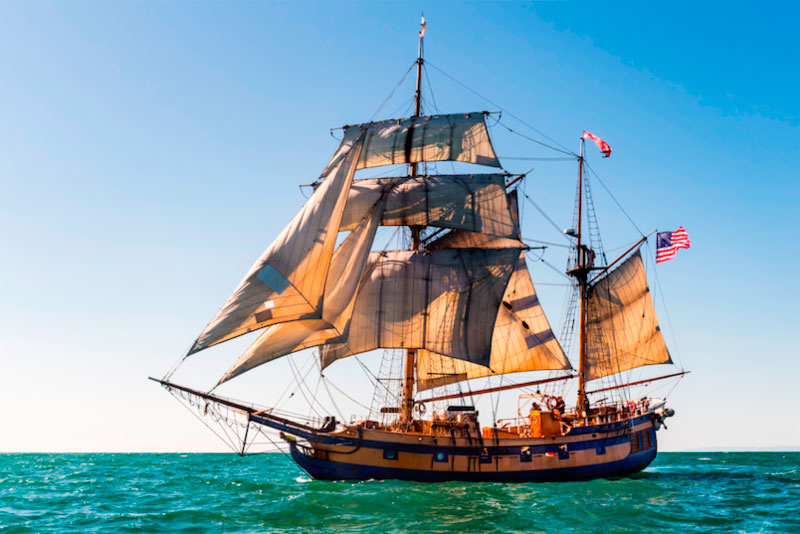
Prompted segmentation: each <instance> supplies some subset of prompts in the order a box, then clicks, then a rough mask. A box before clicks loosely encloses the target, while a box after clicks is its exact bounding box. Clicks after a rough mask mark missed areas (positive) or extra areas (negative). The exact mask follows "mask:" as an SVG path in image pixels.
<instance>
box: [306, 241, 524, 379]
mask: <svg viewBox="0 0 800 534" xmlns="http://www.w3.org/2000/svg"><path fill="white" fill-rule="evenodd" d="M518 255H519V249H492V250H482V249H444V250H434V251H429V252H413V251H385V252H373V253H372V254H371V255H370V260H369V263H368V266H367V268H366V269H365V274H364V278H363V279H362V283H361V286H360V288H359V291H358V296H357V298H356V303H355V306H354V308H353V313H352V316H351V319H350V325H349V327H348V329H347V333H346V334H345V335H344V336H343V337H342V339H341V341H340V342H339V343H335V342H331V343H330V344H327V345H325V346H323V347H322V349H321V351H320V354H321V357H322V364H323V367H326V366H328V365H330V364H331V363H332V362H334V361H335V360H337V359H340V358H344V357H346V356H350V355H353V354H359V353H361V352H366V351H369V350H373V349H377V348H406V349H427V350H430V351H433V352H436V353H439V354H444V355H447V356H450V357H453V358H462V359H468V360H469V361H472V362H476V363H479V364H481V365H487V364H488V363H489V357H490V352H491V340H492V333H493V330H494V322H495V318H496V315H497V310H498V309H499V307H500V303H501V301H502V297H503V294H504V292H505V288H506V286H507V285H508V281H509V279H510V277H511V274H512V272H513V268H514V265H515V264H516V258H517V256H518Z"/></svg>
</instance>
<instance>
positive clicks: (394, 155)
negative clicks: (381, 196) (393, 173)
mask: <svg viewBox="0 0 800 534" xmlns="http://www.w3.org/2000/svg"><path fill="white" fill-rule="evenodd" d="M362 131H363V132H365V138H364V149H363V150H362V151H361V156H360V157H359V160H358V166H357V168H358V169H366V168H370V167H379V166H381V165H393V164H402V163H419V162H423V161H463V162H466V163H476V164H478V165H488V166H491V167H500V162H499V161H498V159H497V156H496V155H495V153H494V148H493V147H492V142H491V140H490V139H489V131H488V130H487V128H486V122H485V120H484V114H483V113H482V112H476V113H457V114H452V115H434V116H428V117H410V118H407V119H390V120H385V121H380V122H372V123H368V124H360V125H355V126H345V128H344V138H343V139H342V143H352V142H353V141H354V140H355V139H356V138H357V137H358V136H359V135H361V132H362Z"/></svg>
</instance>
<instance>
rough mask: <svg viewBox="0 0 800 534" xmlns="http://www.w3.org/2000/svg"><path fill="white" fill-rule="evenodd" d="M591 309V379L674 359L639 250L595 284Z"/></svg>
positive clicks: (588, 336)
mask: <svg viewBox="0 0 800 534" xmlns="http://www.w3.org/2000/svg"><path fill="white" fill-rule="evenodd" d="M587 315H588V318H587V322H586V346H587V350H586V366H585V370H584V372H585V376H586V380H593V379H596V378H601V377H604V376H608V375H612V374H614V373H619V372H621V371H627V370H628V369H633V368H635V367H641V366H643V365H653V364H660V363H672V359H671V358H670V356H669V351H668V350H667V346H666V343H665V342H664V336H663V335H662V334H661V329H660V328H659V326H658V318H657V317H656V311H655V308H654V306H653V299H652V297H651V296H650V288H649V287H648V286H647V276H646V274H645V271H644V264H643V263H642V256H641V254H640V252H639V251H638V250H637V251H636V252H635V253H634V254H632V255H631V257H630V258H628V259H627V260H625V262H623V263H622V264H621V265H620V266H619V267H617V268H616V269H614V270H613V271H611V272H610V273H608V274H607V275H605V276H604V277H603V278H602V279H600V281H598V282H597V283H596V284H594V285H593V286H591V288H590V290H589V297H588V299H587Z"/></svg>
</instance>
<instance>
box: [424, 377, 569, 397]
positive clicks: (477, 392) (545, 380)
mask: <svg viewBox="0 0 800 534" xmlns="http://www.w3.org/2000/svg"><path fill="white" fill-rule="evenodd" d="M570 378H575V376H574V375H567V376H556V377H554V378H543V379H542V380H534V381H533V382H522V383H521V384H509V385H507V386H497V387H494V388H487V389H478V390H475V391H462V392H461V393H453V394H452V395H444V396H442V397H432V398H430V399H425V400H423V401H420V402H436V401H442V400H450V399H460V398H462V397H472V396H473V395H482V394H484V393H495V392H497V391H506V390H508V389H516V388H524V387H527V386H536V385H539V384H547V383H549V382H558V381H559V380H569V379H570Z"/></svg>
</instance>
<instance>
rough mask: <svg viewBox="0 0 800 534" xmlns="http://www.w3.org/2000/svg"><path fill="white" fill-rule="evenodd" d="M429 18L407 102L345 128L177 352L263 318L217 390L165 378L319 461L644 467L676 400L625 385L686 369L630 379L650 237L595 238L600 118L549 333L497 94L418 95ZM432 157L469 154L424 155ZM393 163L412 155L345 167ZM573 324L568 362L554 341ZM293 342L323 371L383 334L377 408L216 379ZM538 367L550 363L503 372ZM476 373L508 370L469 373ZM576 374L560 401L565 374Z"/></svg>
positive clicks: (335, 472)
mask: <svg viewBox="0 0 800 534" xmlns="http://www.w3.org/2000/svg"><path fill="white" fill-rule="evenodd" d="M423 36H424V25H423V29H422V31H421V32H420V38H419V53H418V57H417V60H416V62H415V65H416V93H415V98H414V113H413V115H412V116H411V117H408V118H400V119H391V120H382V121H378V122H368V123H364V124H357V125H350V126H345V127H344V128H343V129H342V132H343V136H342V139H341V143H340V145H339V147H338V149H337V150H336V152H335V153H334V155H333V157H332V158H331V160H330V161H329V163H328V164H327V166H326V167H325V169H324V170H323V172H322V174H321V175H320V177H319V179H318V180H316V182H315V183H314V184H313V187H314V190H313V194H311V196H310V197H309V198H308V200H307V202H306V203H305V204H304V205H303V207H302V208H301V209H300V211H299V212H298V213H297V214H296V215H295V216H294V218H293V219H292V220H291V221H290V222H289V224H288V225H287V226H286V228H285V229H284V230H283V231H282V232H281V234H280V235H279V236H278V238H277V239H276V240H275V241H274V242H273V243H272V245H270V246H269V248H268V249H267V250H266V251H265V252H264V253H263V254H262V255H261V257H260V258H259V259H258V260H257V261H256V262H255V264H254V265H253V266H252V267H251V269H250V270H249V271H248V272H247V274H246V275H245V277H244V279H243V280H242V281H241V283H240V284H239V285H238V287H237V288H236V290H235V291H234V292H233V294H232V295H231V297H230V298H229V299H228V300H227V302H225V304H224V305H223V306H222V308H221V309H220V311H219V312H218V313H217V314H216V315H215V316H214V318H213V319H212V320H211V322H210V323H209V324H208V326H207V327H206V328H205V329H204V330H203V332H202V333H201V334H200V336H199V337H198V338H197V339H196V340H195V341H194V343H193V345H192V347H191V349H190V350H189V351H188V353H187V354H186V356H184V358H183V359H182V360H181V362H183V361H184V360H185V359H186V357H188V356H189V355H191V354H194V353H197V352H199V351H202V350H204V349H207V348H209V347H213V346H215V345H217V344H220V343H223V342H225V341H228V340H231V339H233V338H236V337H238V336H241V335H244V334H248V333H250V332H254V331H260V335H258V337H257V338H256V339H255V341H254V342H253V343H252V344H251V345H250V346H249V348H247V349H246V350H245V352H244V353H243V354H242V355H241V357H239V359H238V360H237V361H236V362H235V363H234V365H233V366H232V367H231V368H230V369H229V370H228V371H227V372H226V373H225V374H224V376H223V377H222V378H221V379H220V380H219V382H218V384H217V385H216V386H214V388H212V390H210V391H201V390H198V389H193V388H189V387H186V386H183V385H179V384H176V383H174V382H173V381H172V374H173V373H174V371H175V369H173V370H172V371H170V373H168V374H167V375H166V376H165V377H164V378H162V379H160V380H157V381H158V382H159V383H160V384H161V385H163V386H164V387H165V388H166V389H167V390H168V391H169V392H171V393H172V394H174V395H175V396H176V397H178V398H179V399H181V400H182V401H184V402H185V403H186V404H188V405H189V406H191V407H193V408H195V409H197V410H198V411H199V412H200V414H201V415H202V416H205V417H206V418H209V419H210V420H212V421H214V422H217V423H220V424H221V425H222V426H223V428H227V431H226V432H227V433H226V434H224V435H225V436H228V437H230V438H231V439H232V440H233V442H232V444H233V446H234V447H235V448H236V450H237V451H238V452H240V453H242V454H244V453H246V452H248V450H249V447H250V446H251V445H252V444H253V443H255V441H256V440H257V439H259V438H266V439H268V440H270V441H272V440H273V439H282V440H285V445H286V446H288V451H289V454H290V455H291V457H292V458H293V459H294V461H295V462H297V464H298V465H299V466H301V467H302V468H303V469H304V470H305V471H307V472H308V473H309V474H310V475H311V476H312V477H314V478H317V479H327V480H364V479H405V480H418V481H446V480H466V481H540V480H574V479H587V478H594V477H612V476H623V475H626V474H630V473H634V472H637V471H640V470H642V469H644V468H645V467H646V466H647V465H648V464H650V462H651V461H652V460H653V459H654V458H655V456H656V450H657V445H656V443H657V440H656V431H657V430H659V428H660V427H662V426H663V423H664V420H665V419H666V418H667V417H669V416H671V415H673V413H674V412H673V411H672V410H671V409H669V408H667V407H666V401H665V400H664V399H653V398H648V397H641V398H632V397H631V391H632V390H631V388H632V387H633V386H636V385H639V384H644V383H650V382H652V381H656V380H661V379H667V378H674V379H675V380H677V379H678V378H679V377H680V376H682V375H683V374H684V373H685V372H684V371H682V370H681V371H679V372H673V373H671V374H667V375H665V376H659V377H655V378H649V379H643V380H635V381H633V380H631V379H630V376H631V375H630V371H631V370H632V369H637V368H640V367H642V366H647V365H654V364H671V363H672V360H671V358H670V353H669V351H668V350H667V346H666V344H665V341H664V337H663V335H662V333H661V329H660V327H659V323H658V320H657V318H656V314H655V308H654V304H653V299H652V296H651V293H650V289H649V287H648V281H647V277H646V272H645V265H644V262H643V258H642V254H641V251H640V248H641V246H642V245H643V244H644V243H646V240H647V237H648V236H642V238H641V239H640V240H639V241H638V242H637V243H636V244H634V245H633V246H631V247H630V248H629V249H628V250H627V251H626V252H625V253H624V254H622V256H620V257H619V258H617V259H616V260H613V261H610V262H609V261H606V259H605V254H604V253H602V250H598V248H599V246H598V245H597V243H598V242H599V239H597V235H596V234H597V231H596V229H597V225H596V219H595V218H594V211H593V203H592V202H591V196H590V189H589V184H588V179H587V175H586V172H585V169H586V161H585V154H584V144H583V143H584V138H586V137H590V138H593V139H594V137H593V136H591V134H585V135H584V137H583V138H581V145H580V151H579V153H577V154H574V153H570V152H567V154H568V156H569V157H571V158H574V160H575V161H576V162H577V181H578V184H577V199H576V202H575V206H574V215H573V220H574V226H573V228H572V229H568V230H565V231H564V234H565V235H566V236H567V239H568V242H569V244H570V245H569V247H570V254H569V258H568V261H567V263H568V265H567V270H566V275H568V276H569V278H570V279H571V280H572V282H571V283H570V288H569V291H570V292H571V293H570V294H571V295H572V298H571V299H568V300H569V303H568V305H567V312H566V314H565V319H564V322H565V328H564V331H565V334H564V335H563V336H562V340H561V341H562V342H559V340H558V339H557V337H556V336H555V335H554V333H553V331H552V329H551V327H550V324H549V322H548V319H547V317H546V316H545V314H544V312H543V310H542V307H541V305H540V303H539V299H538V297H537V294H536V291H535V289H534V285H533V281H532V279H531V275H530V272H529V270H528V267H527V263H526V255H528V254H530V253H531V251H532V250H533V249H535V248H536V247H532V246H531V241H530V240H527V239H526V240H523V238H522V235H521V228H520V226H521V225H520V218H519V202H520V201H521V200H522V196H523V195H524V193H522V192H521V191H519V189H518V188H519V184H520V183H522V179H523V178H524V175H512V174H509V173H507V172H503V171H502V167H501V164H500V161H499V159H498V157H497V155H496V153H495V151H494V148H493V144H492V141H491V139H490V136H489V130H488V128H487V117H488V116H489V113H487V112H470V113H457V114H448V115H428V116H424V115H423V114H422V98H421V87H422V79H423V76H422V73H423V67H424V64H425V60H424V57H423ZM412 69H413V67H412ZM412 69H410V70H412ZM598 142H599V140H598ZM601 148H602V149H606V150H605V152H606V153H609V152H610V148H608V147H607V145H601ZM562 152H564V151H562ZM435 162H461V163H462V164H469V165H470V166H472V167H475V170H477V171H478V172H477V173H474V174H473V173H469V174H467V173H464V174H431V173H429V172H428V171H429V170H430V169H431V168H432V167H435V166H434V165H431V164H432V163H435ZM388 165H394V166H395V167H394V168H395V169H397V168H399V169H403V170H404V171H405V172H401V173H400V175H398V176H389V177H376V178H357V172H358V171H360V170H362V169H369V168H374V167H380V166H388ZM481 167H482V168H481ZM487 167H488V168H493V169H494V170H495V171H494V172H491V173H489V172H486V171H487V169H486V168H487ZM470 170H472V169H470ZM498 170H499V171H500V172H498ZM525 196H526V197H527V195H525ZM387 226H388V227H391V226H394V227H400V228H403V230H402V231H403V232H404V235H405V243H406V244H407V246H406V247H404V248H402V249H400V250H380V249H377V247H376V246H375V241H376V232H377V231H378V230H379V228H380V227H387ZM576 315H577V317H576ZM570 325H575V327H574V328H572V329H570V328H569V326H570ZM576 331H577V337H578V349H577V369H576V368H574V367H573V366H572V365H571V363H570V361H569V359H568V358H567V355H566V353H565V350H564V346H566V345H569V344H570V343H569V341H568V339H567V338H570V335H571V334H573V333H574V332H576ZM304 349H313V350H315V351H316V355H317V357H318V358H319V360H318V363H319V366H318V368H319V371H320V373H322V371H323V370H324V369H326V368H327V367H328V366H331V365H334V364H335V363H336V362H337V361H338V360H341V359H344V358H348V357H353V356H356V357H357V355H359V354H362V353H366V352H370V351H376V350H378V349H383V361H382V363H381V370H380V372H379V374H381V375H384V376H377V377H374V387H375V395H374V400H373V405H372V407H371V409H370V415H369V416H367V417H365V418H363V419H358V420H355V419H354V420H351V421H349V422H345V421H340V420H337V419H336V418H335V417H333V416H327V417H325V418H324V420H321V421H316V422H315V421H313V420H312V418H309V417H305V418H304V417H302V416H297V415H293V414H286V413H284V412H281V411H280V410H279V409H278V408H277V407H260V406H255V405H254V404H247V403H243V402H240V401H234V400H232V399H230V398H227V397H223V396H221V395H219V394H217V393H215V390H216V388H217V387H218V386H219V385H221V384H223V383H225V382H227V381H229V380H231V379H233V378H235V377H237V376H239V375H241V374H243V373H247V372H249V371H251V370H252V369H254V368H256V367H257V366H260V365H262V364H265V363H268V362H271V361H273V360H276V359H278V358H281V357H283V356H287V355H290V354H292V353H295V352H298V351H301V350H304ZM176 368H177V366H176ZM531 371H549V376H546V377H544V378H539V379H537V380H531V381H527V382H522V383H514V382H513V381H512V379H511V378H510V377H508V375H510V374H512V373H520V372H531ZM386 375H391V376H386ZM485 377H502V378H503V380H504V382H505V383H504V384H502V383H501V385H496V386H494V387H488V388H484V389H472V387H473V386H472V384H474V383H475V382H473V381H474V380H476V379H480V378H485ZM154 380H156V379H154ZM575 383H577V395H576V403H575V405H574V406H569V407H568V406H566V402H565V400H564V398H563V397H565V396H566V395H565V393H564V391H565V387H566V386H568V385H570V384H575ZM297 386H298V387H300V386H301V384H300V383H299V382H298V383H297ZM326 387H327V386H326ZM514 389H516V390H518V391H519V396H518V399H517V411H516V414H511V417H509V418H505V419H494V417H493V420H492V421H490V424H488V425H486V426H481V425H480V423H479V418H478V415H479V414H478V412H477V410H476V409H475V406H474V405H473V404H471V402H472V399H474V398H476V397H479V396H493V395H498V394H499V393H500V392H502V391H509V390H514ZM340 392H341V393H342V394H344V395H346V392H344V391H342V390H340ZM309 393H310V392H309ZM312 401H313V399H312ZM276 433H277V435H276ZM277 436H279V438H278V437H277Z"/></svg>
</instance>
